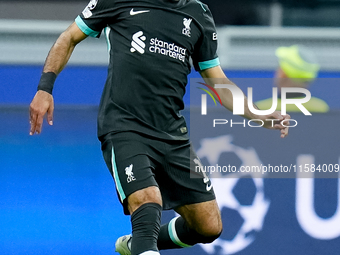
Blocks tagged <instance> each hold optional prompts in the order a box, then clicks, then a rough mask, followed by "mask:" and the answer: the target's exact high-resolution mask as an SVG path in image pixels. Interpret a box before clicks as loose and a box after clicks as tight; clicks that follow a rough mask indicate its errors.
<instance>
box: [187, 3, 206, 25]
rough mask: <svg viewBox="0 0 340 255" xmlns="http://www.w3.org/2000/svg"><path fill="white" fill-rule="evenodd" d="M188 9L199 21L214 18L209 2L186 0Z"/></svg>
mask: <svg viewBox="0 0 340 255" xmlns="http://www.w3.org/2000/svg"><path fill="white" fill-rule="evenodd" d="M185 7H186V11H187V12H188V13H189V14H191V15H192V16H193V17H195V19H196V20H197V21H199V22H203V21H207V20H208V21H211V20H213V18H212V14H211V11H210V9H209V7H208V5H207V4H205V3H203V2H201V1H200V0H186V5H185Z"/></svg>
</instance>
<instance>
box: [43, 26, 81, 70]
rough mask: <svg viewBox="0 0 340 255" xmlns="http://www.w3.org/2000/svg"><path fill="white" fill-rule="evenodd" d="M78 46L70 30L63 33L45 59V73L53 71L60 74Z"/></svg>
mask: <svg viewBox="0 0 340 255" xmlns="http://www.w3.org/2000/svg"><path fill="white" fill-rule="evenodd" d="M75 46H76V43H75V42H73V41H72V37H71V36H70V34H69V32H68V31H65V32H64V33H62V34H61V35H60V36H59V38H58V40H57V41H56V42H55V44H54V45H53V46H52V48H51V50H50V52H49V53H48V56H47V58H46V61H45V65H44V69H43V72H44V73H48V72H53V73H55V74H57V75H58V74H59V73H60V72H61V71H62V70H63V69H64V67H65V66H66V64H67V62H68V60H69V59H70V57H71V54H72V52H73V50H74V48H75Z"/></svg>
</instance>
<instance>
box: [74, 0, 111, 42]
mask: <svg viewBox="0 0 340 255" xmlns="http://www.w3.org/2000/svg"><path fill="white" fill-rule="evenodd" d="M114 2H115V1H114V0H111V1H108V0H91V1H90V3H89V4H88V5H87V6H86V7H85V9H84V10H83V11H82V13H81V14H80V15H79V16H78V17H77V18H76V20H75V22H76V24H77V26H78V27H79V28H80V30H81V31H83V33H84V34H86V35H88V36H92V37H99V36H100V34H101V31H102V30H103V29H104V28H105V27H106V26H107V20H108V17H109V16H110V15H111V17H112V14H110V10H114Z"/></svg>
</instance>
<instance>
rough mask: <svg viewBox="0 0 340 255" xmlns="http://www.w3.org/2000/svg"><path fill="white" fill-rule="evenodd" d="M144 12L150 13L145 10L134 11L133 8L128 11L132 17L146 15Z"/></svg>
mask: <svg viewBox="0 0 340 255" xmlns="http://www.w3.org/2000/svg"><path fill="white" fill-rule="evenodd" d="M146 12H150V10H146V11H134V10H133V8H132V9H131V11H130V15H131V16H134V15H137V14H141V13H146Z"/></svg>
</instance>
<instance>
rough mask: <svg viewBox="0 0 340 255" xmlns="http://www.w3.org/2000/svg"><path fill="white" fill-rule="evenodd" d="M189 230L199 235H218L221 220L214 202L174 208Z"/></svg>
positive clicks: (220, 229) (220, 228)
mask: <svg viewBox="0 0 340 255" xmlns="http://www.w3.org/2000/svg"><path fill="white" fill-rule="evenodd" d="M176 212H177V213H179V214H180V215H181V216H182V217H183V218H184V219H185V221H186V222H187V224H188V226H189V227H190V228H191V229H194V230H196V232H198V233H199V234H201V235H206V236H211V235H218V234H219V233H220V232H221V231H222V220H221V214H220V210H219V208H218V205H217V202H216V200H215V199H214V200H211V201H206V202H202V203H197V204H190V205H183V206H180V207H178V208H176Z"/></svg>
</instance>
